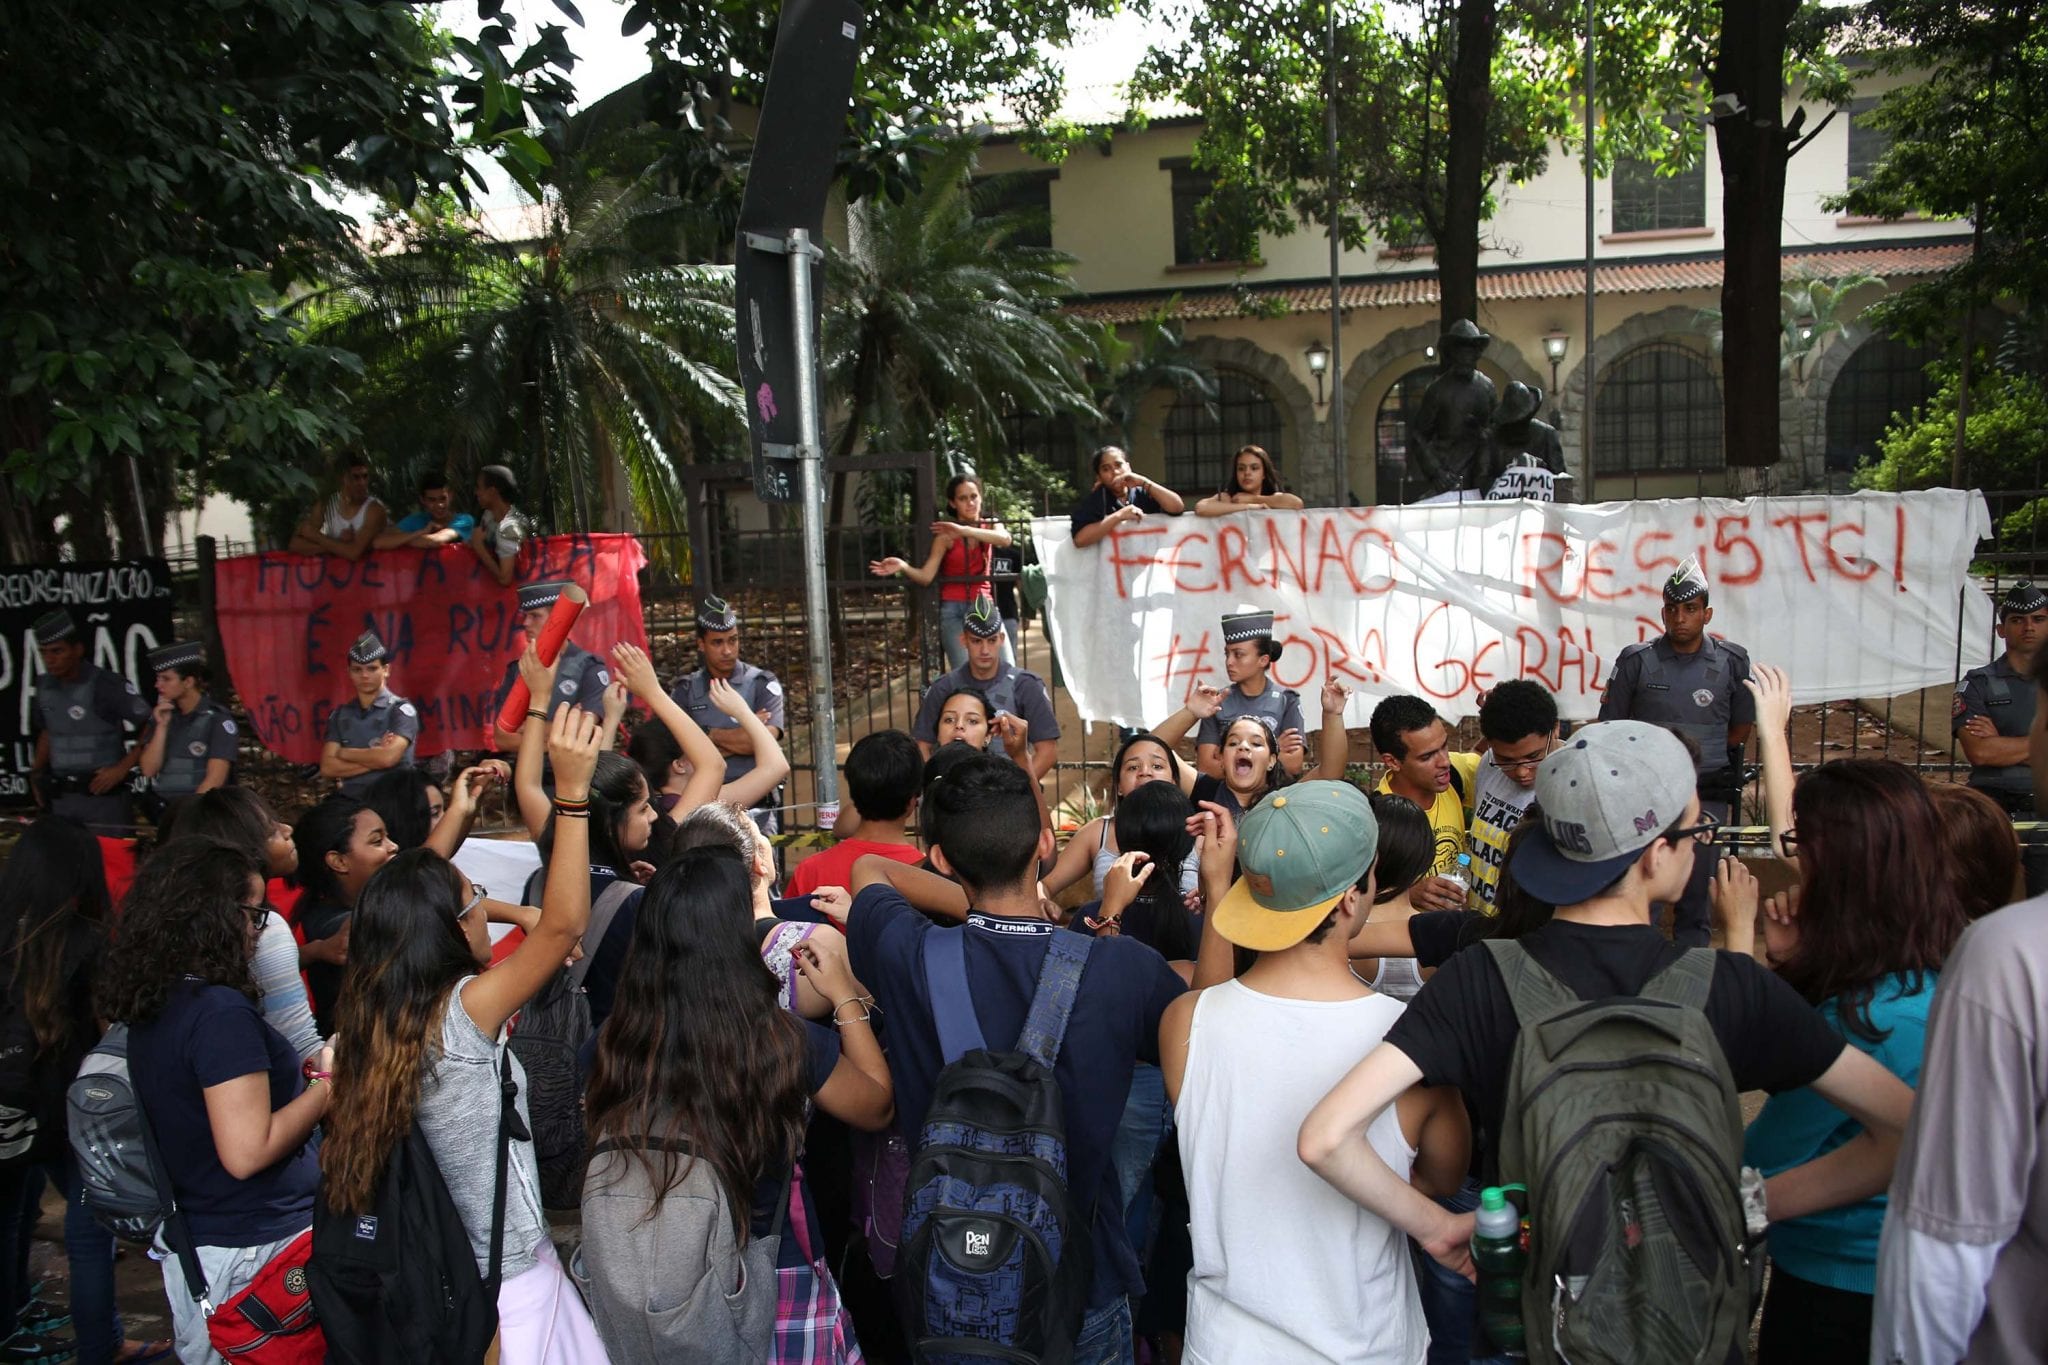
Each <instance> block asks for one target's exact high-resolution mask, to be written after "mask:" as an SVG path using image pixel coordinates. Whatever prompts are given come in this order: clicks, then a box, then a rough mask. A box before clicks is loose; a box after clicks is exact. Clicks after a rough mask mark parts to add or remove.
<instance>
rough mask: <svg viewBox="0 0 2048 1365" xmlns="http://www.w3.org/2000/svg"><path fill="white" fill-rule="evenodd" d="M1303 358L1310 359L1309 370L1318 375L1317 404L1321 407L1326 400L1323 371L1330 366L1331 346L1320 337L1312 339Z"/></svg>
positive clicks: (1303, 353)
mask: <svg viewBox="0 0 2048 1365" xmlns="http://www.w3.org/2000/svg"><path fill="white" fill-rule="evenodd" d="M1302 358H1303V359H1304V360H1306V361H1308V372H1309V373H1310V374H1312V375H1314V376H1315V377H1316V406H1317V407H1321V406H1322V405H1323V403H1324V401H1325V400H1324V398H1323V372H1324V371H1325V370H1327V369H1329V368H1330V348H1329V347H1327V346H1325V345H1323V343H1322V341H1321V340H1320V339H1318V340H1315V341H1311V342H1310V343H1309V344H1308V349H1307V350H1306V351H1304V352H1302Z"/></svg>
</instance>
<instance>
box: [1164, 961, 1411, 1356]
mask: <svg viewBox="0 0 2048 1365" xmlns="http://www.w3.org/2000/svg"><path fill="white" fill-rule="evenodd" d="M1401 1008H1402V1007H1401V1005H1400V1004H1399V1003H1398V1002H1396V1001H1393V1000H1390V999H1388V998H1387V997H1386V996H1383V995H1373V996H1367V997H1365V998H1364V999H1362V1000H1336V1001H1327V1000H1282V999H1279V998H1277V997H1274V996H1269V995H1261V994H1259V993H1258V992H1257V991H1254V990H1252V989H1251V988H1250V987H1248V986H1246V985H1244V984H1243V983H1242V982H1237V981H1229V982H1225V983H1224V984H1223V985H1221V986H1216V987H1213V988H1211V989H1209V990H1206V991H1204V992H1203V993H1202V996H1201V998H1200V999H1199V1000H1197V1001H1196V1002H1195V1018H1194V1026H1193V1029H1192V1031H1191V1033H1190V1035H1189V1038H1188V1061H1187V1071H1186V1074H1185V1076H1184V1078H1183V1080H1182V1082H1181V1089H1180V1100H1179V1102H1178V1103H1176V1104H1175V1105H1174V1107H1173V1115H1174V1123H1175V1124H1176V1125H1177V1126H1178V1127H1179V1129H1180V1156H1181V1165H1182V1168H1183V1169H1184V1171H1185V1173H1186V1175H1187V1187H1188V1207H1189V1210H1190V1218H1189V1228H1188V1230H1189V1233H1190V1235H1191V1236H1192V1238H1193V1241H1194V1252H1195V1268H1194V1269H1193V1270H1192V1271H1190V1272H1189V1273H1188V1326H1187V1339H1186V1346H1185V1359H1186V1360H1187V1361H1188V1362H1189V1365H1242V1363H1243V1362H1246V1361H1329V1362H1343V1363H1344V1365H1354V1363H1356V1362H1374V1365H1419V1362H1421V1361H1422V1360H1423V1359H1424V1358H1425V1357H1426V1356H1427V1355H1428V1352H1429V1328H1428V1326H1427V1325H1426V1324H1425V1323H1424V1322H1423V1318H1422V1304H1421V1301H1420V1300H1419V1299H1418V1298H1417V1297H1416V1291H1415V1271H1414V1267H1413V1265H1412V1264H1411V1263H1410V1261H1409V1259H1408V1239H1407V1238H1406V1237H1404V1236H1402V1235H1401V1233H1400V1232H1399V1231H1398V1230H1396V1229H1395V1228H1394V1227H1393V1226H1392V1225H1391V1224H1389V1223H1387V1222H1386V1221H1384V1220H1383V1219H1381V1218H1379V1217H1377V1216H1376V1215H1374V1214H1370V1213H1367V1212H1366V1211H1365V1210H1364V1209H1362V1208H1360V1207H1359V1206H1358V1205H1356V1204H1354V1203H1352V1202H1351V1201H1350V1200H1349V1199H1347V1198H1345V1197H1344V1196H1343V1195H1342V1194H1339V1193H1338V1192H1337V1191H1336V1190H1335V1189H1333V1188H1332V1187H1331V1186H1330V1185H1328V1184H1326V1183H1325V1182H1324V1181H1323V1179H1322V1178H1321V1177H1320V1176H1318V1175H1317V1174H1316V1173H1315V1172H1314V1171H1312V1170H1310V1169H1309V1168H1308V1167H1307V1166H1305V1165H1303V1164H1302V1162H1301V1159H1300V1158H1299V1157H1298V1156H1296V1155H1295V1138H1296V1136H1297V1134H1299V1132H1300V1131H1301V1123H1302V1120H1303V1119H1305V1118H1307V1117H1308V1111H1309V1110H1311V1109H1313V1108H1315V1106H1316V1104H1317V1102H1318V1101H1320V1100H1321V1099H1322V1098H1323V1096H1325V1095H1327V1094H1329V1093H1330V1090H1331V1088H1332V1087H1333V1086H1335V1085H1336V1084H1337V1082H1338V1081H1339V1080H1341V1079H1342V1078H1343V1076H1344V1074H1345V1073H1346V1072H1347V1071H1349V1070H1350V1069H1351V1068H1352V1067H1353V1066H1354V1065H1356V1064H1357V1062H1358V1060H1359V1058H1361V1057H1363V1056H1365V1054H1366V1053H1368V1052H1370V1051H1372V1049H1373V1048H1374V1047H1376V1046H1377V1045H1378V1044H1379V1042H1380V1040H1381V1039H1382V1038H1384V1037H1385V1036H1386V1032H1387V1030H1388V1029H1389V1028H1391V1027H1392V1026H1393V1023H1394V1021H1395V1020H1396V1019H1398V1018H1400V1017H1401ZM1366 1140H1367V1141H1368V1142H1370V1143H1371V1144H1372V1147H1373V1150H1374V1151H1376V1152H1378V1153H1379V1154H1380V1157H1381V1158H1382V1159H1383V1160H1384V1161H1385V1162H1386V1163H1387V1164H1388V1165H1389V1166H1391V1167H1393V1169H1394V1173H1395V1174H1396V1175H1398V1176H1400V1177H1401V1178H1402V1179H1403V1180H1405V1179H1407V1178H1408V1171H1409V1168H1410V1167H1411V1166H1412V1165H1413V1163H1414V1161H1415V1150H1414V1149H1413V1148H1412V1147H1410V1146H1408V1144H1407V1142H1406V1141H1405V1140H1404V1139H1403V1138H1402V1136H1401V1125H1400V1120H1399V1119H1398V1118H1397V1117H1396V1115H1395V1113H1394V1106H1392V1105H1388V1106H1387V1109H1386V1112H1384V1113H1382V1114H1381V1115H1380V1116H1379V1117H1378V1118H1376V1119H1374V1120H1373V1122H1372V1125H1371V1126H1370V1127H1369V1128H1367V1129H1366Z"/></svg>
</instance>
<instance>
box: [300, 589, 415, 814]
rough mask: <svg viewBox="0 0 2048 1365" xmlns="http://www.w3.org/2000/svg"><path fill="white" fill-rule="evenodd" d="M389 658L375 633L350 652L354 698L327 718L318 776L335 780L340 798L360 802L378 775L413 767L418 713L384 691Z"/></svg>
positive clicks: (367, 634)
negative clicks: (341, 796)
mask: <svg viewBox="0 0 2048 1365" xmlns="http://www.w3.org/2000/svg"><path fill="white" fill-rule="evenodd" d="M390 660H391V655H390V653H389V652H388V651H387V650H386V649H385V648H384V642H383V641H382V640H380V639H378V638H377V636H376V633H375V632H374V631H368V630H366V631H364V632H363V633H362V634H361V635H358V636H356V640H355V643H354V644H352V645H350V646H349V647H348V680H349V684H350V686H352V687H354V688H355V690H356V694H355V696H353V697H351V698H349V700H347V701H345V702H343V703H342V704H341V705H339V706H337V707H335V708H334V709H333V710H332V711H329V712H328V713H327V742H326V744H325V745H323V746H322V747H321V750H320V773H321V775H322V776H323V777H333V778H339V779H340V780H341V790H342V793H343V794H344V795H347V796H356V797H360V796H361V795H362V794H363V793H364V792H366V791H368V790H369V787H370V784H371V783H372V782H374V781H376V779H377V774H379V773H383V772H389V771H390V770H391V769H393V768H410V767H411V766H412V765H413V747H414V746H415V745H416V744H418V743H419V738H420V713H419V708H417V707H415V706H414V705H413V704H412V703H411V702H409V701H407V700H406V699H405V698H404V697H401V696H399V695H398V694H397V693H396V692H393V691H392V690H391V688H390V687H389V686H388V685H387V684H388V683H389V682H390V679H391V662H390Z"/></svg>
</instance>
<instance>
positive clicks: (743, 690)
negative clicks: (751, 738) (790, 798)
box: [669, 659, 786, 782]
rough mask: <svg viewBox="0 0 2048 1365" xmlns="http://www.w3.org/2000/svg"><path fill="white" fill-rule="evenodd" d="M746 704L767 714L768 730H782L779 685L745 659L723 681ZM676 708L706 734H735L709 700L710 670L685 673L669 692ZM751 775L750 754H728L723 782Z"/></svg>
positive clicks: (732, 725) (728, 720)
mask: <svg viewBox="0 0 2048 1365" xmlns="http://www.w3.org/2000/svg"><path fill="white" fill-rule="evenodd" d="M726 681H727V682H729V683H731V684H732V687H733V690H734V691H735V692H738V693H739V694H740V696H741V697H742V698H743V699H744V700H745V701H746V703H747V709H748V710H749V711H754V712H761V711H766V712H767V713H768V719H767V720H766V721H765V722H764V724H766V725H767V726H768V728H769V729H771V730H781V729H785V728H786V727H785V726H784V724H783V696H782V682H781V680H780V679H778V678H777V677H776V676H775V675H774V674H773V673H770V672H769V671H768V670H767V669H765V668H758V667H756V666H755V665H753V664H750V663H748V662H747V661H746V660H744V659H739V660H735V661H734V663H733V666H732V676H731V677H730V678H728V679H726ZM669 696H670V697H672V698H674V700H675V704H676V705H678V706H680V707H682V708H683V710H684V711H685V712H686V713H687V714H688V715H689V717H690V719H691V720H694V721H696V722H697V724H698V725H699V726H701V727H702V728H703V729H704V730H706V731H711V730H736V729H738V728H739V722H738V721H736V720H734V719H733V718H732V717H731V716H728V715H727V714H725V712H723V711H721V710H719V709H718V707H717V705H716V703H714V702H713V701H712V700H711V670H710V669H708V668H700V669H698V670H697V671H696V672H694V673H685V674H684V675H683V676H682V677H681V678H680V679H679V680H677V682H676V685H675V687H674V688H672V689H671V690H670V691H669ZM752 771H754V756H753V754H751V753H744V754H727V755H726V756H725V780H726V781H728V782H730V781H732V780H733V779H734V778H737V777H740V776H742V775H744V774H746V773H750V772H752Z"/></svg>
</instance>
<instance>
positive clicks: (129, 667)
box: [0, 559, 175, 805]
mask: <svg viewBox="0 0 2048 1365" xmlns="http://www.w3.org/2000/svg"><path fill="white" fill-rule="evenodd" d="M172 605H173V594H172V591H171V566H170V565H169V564H167V563H165V562H164V561H163V560H161V559H127V560H121V561H119V562H116V563H98V564H41V565H33V564H32V565H26V566H23V567H20V568H4V567H0V746H4V747H0V804H6V805H26V804H28V803H29V802H30V801H31V800H32V799H33V798H32V797H31V795H30V792H29V786H28V772H29V768H30V767H31V766H32V765H33V764H34V762H35V756H36V746H35V740H34V739H33V738H32V737H31V735H30V730H29V707H30V701H31V699H32V698H33V696H34V694H35V679H36V675H37V674H38V673H40V672H42V668H43V661H42V656H41V655H40V654H38V653H37V652H36V635H35V629H34V626H35V622H36V618H37V617H39V616H42V615H43V614H44V613H46V612H50V611H54V610H56V609H57V608H59V607H62V608H64V609H66V610H68V611H69V612H70V613H71V615H72V618H73V619H74V620H76V621H77V622H78V628H79V631H80V636H79V638H80V639H81V640H82V641H84V643H85V647H86V657H87V658H88V659H89V660H91V661H92V662H93V663H95V664H98V665H99V666H100V667H101V668H104V669H106V670H107V671H108V672H110V673H117V674H119V675H120V676H122V677H124V678H128V679H130V680H132V681H133V682H134V683H135V685H136V686H137V687H139V688H141V689H142V692H143V695H144V696H150V695H151V683H152V681H153V679H154V675H153V674H152V673H151V672H150V671H149V660H148V655H149V653H150V651H151V650H153V649H157V648H159V647H161V646H163V645H166V644H169V643H170V641H171V634H172V631H173V630H174V629H175V626H174V625H173V623H172V620H171V608H172Z"/></svg>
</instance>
